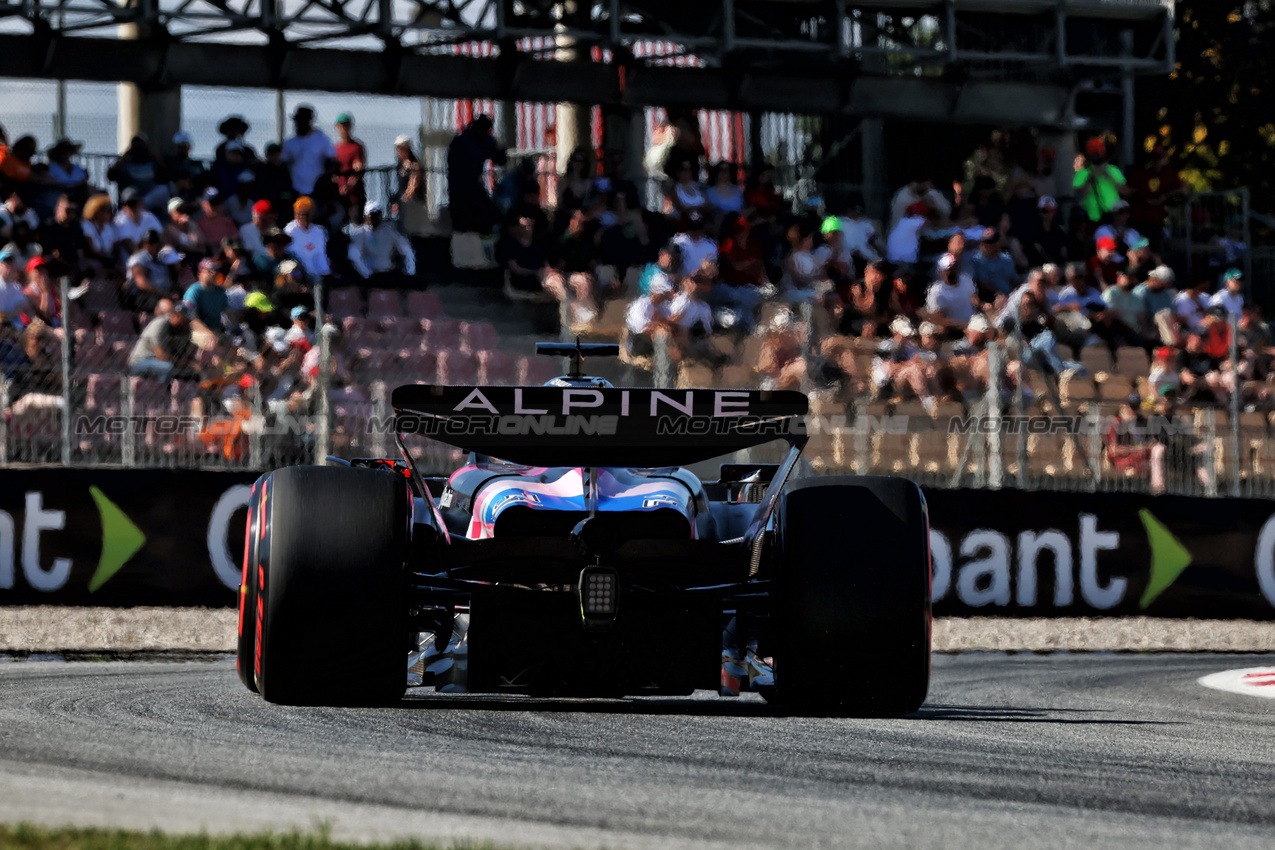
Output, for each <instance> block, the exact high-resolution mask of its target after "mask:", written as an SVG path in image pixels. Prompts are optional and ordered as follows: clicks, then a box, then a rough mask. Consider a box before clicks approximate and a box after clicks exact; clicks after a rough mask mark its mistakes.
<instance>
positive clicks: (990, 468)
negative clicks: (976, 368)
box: [980, 342, 1005, 490]
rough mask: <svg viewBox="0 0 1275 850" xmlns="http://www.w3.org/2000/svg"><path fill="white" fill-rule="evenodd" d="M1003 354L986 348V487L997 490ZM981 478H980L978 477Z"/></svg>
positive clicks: (1000, 469) (1001, 460)
mask: <svg viewBox="0 0 1275 850" xmlns="http://www.w3.org/2000/svg"><path fill="white" fill-rule="evenodd" d="M1004 355H1005V352H1004V351H1003V350H1002V349H1001V347H1000V345H998V344H996V343H994V342H993V343H992V344H990V345H988V346H987V416H988V419H989V420H990V421H989V422H988V423H987V486H988V487H990V488H992V489H993V490H999V489H1000V488H1001V484H1002V483H1003V482H1004V478H1005V468H1004V458H1003V457H1002V456H1001V365H1002V363H1003V362H1004ZM980 477H981V476H980Z"/></svg>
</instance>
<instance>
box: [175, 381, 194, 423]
mask: <svg viewBox="0 0 1275 850" xmlns="http://www.w3.org/2000/svg"><path fill="white" fill-rule="evenodd" d="M198 394H199V384H197V383H196V382H194V381H177V382H175V383H174V385H173V413H175V414H177V415H178V416H187V415H189V414H190V413H191V409H192V406H193V405H194V403H195V396H197V395H198Z"/></svg>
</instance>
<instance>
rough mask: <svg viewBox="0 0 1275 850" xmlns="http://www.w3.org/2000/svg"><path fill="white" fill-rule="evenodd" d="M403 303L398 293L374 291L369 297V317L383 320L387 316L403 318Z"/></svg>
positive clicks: (382, 290) (387, 290)
mask: <svg viewBox="0 0 1275 850" xmlns="http://www.w3.org/2000/svg"><path fill="white" fill-rule="evenodd" d="M402 315H403V301H402V299H400V298H399V295H398V293H397V292H395V291H394V290H391V289H373V290H372V291H371V292H369V293H368V296H367V317H368V318H369V319H383V318H385V317H387V316H402Z"/></svg>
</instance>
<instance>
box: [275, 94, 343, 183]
mask: <svg viewBox="0 0 1275 850" xmlns="http://www.w3.org/2000/svg"><path fill="white" fill-rule="evenodd" d="M292 125H293V127H294V128H295V129H296V135H295V136H293V137H292V138H290V139H287V140H285V141H284V143H283V161H284V163H286V164H287V166H288V171H289V172H290V173H291V175H292V187H293V188H294V189H296V191H297V194H298V195H309V194H310V193H311V192H313V191H314V184H315V183H317V182H318V180H319V178H320V177H322V176H323V172H324V171H325V170H326V169H327V166H328V161H329V160H333V159H336V146H335V145H333V144H332V140H331V139H329V138H328V137H327V136H326V135H324V133H323V131H322V130H316V129H315V128H314V108H313V107H310V106H298V107H297V111H296V112H294V113H292Z"/></svg>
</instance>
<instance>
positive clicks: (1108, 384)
mask: <svg viewBox="0 0 1275 850" xmlns="http://www.w3.org/2000/svg"><path fill="white" fill-rule="evenodd" d="M1134 386H1135V385H1134V380H1133V378H1130V377H1129V376H1128V375H1108V376H1107V379H1106V380H1105V381H1102V382H1100V383H1098V391H1099V392H1100V393H1102V396H1101V398H1102V399H1103V401H1122V400H1123V399H1126V398H1128V397H1129V394H1130V393H1132V392H1133V390H1134Z"/></svg>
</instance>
